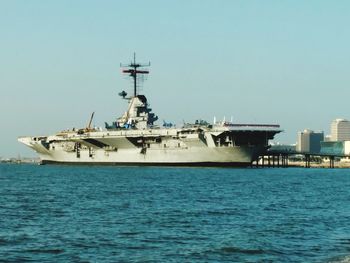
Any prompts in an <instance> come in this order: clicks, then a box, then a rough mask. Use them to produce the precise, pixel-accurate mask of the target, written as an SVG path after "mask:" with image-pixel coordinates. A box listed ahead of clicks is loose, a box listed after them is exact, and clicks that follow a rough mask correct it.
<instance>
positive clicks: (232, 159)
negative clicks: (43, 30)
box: [18, 55, 281, 167]
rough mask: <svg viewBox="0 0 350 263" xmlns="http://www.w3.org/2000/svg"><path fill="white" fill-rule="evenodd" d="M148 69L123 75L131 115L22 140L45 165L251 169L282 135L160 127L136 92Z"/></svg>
mask: <svg viewBox="0 0 350 263" xmlns="http://www.w3.org/2000/svg"><path fill="white" fill-rule="evenodd" d="M149 65H150V64H147V65H143V64H139V63H137V62H136V59H135V55H134V60H133V61H132V62H131V63H130V64H128V65H127V66H124V67H125V68H124V70H123V73H125V74H128V75H129V76H130V77H131V78H132V80H133V93H132V95H131V96H128V94H127V93H126V92H125V91H122V92H120V93H119V95H120V96H121V97H122V98H123V99H125V100H127V101H128V108H127V111H126V112H125V113H124V114H123V115H122V116H120V117H118V118H116V120H115V121H113V122H112V124H108V123H105V129H97V128H92V127H91V121H92V118H93V115H92V116H91V120H90V122H89V124H88V125H87V127H86V128H83V129H72V130H68V131H61V132H58V133H56V134H53V135H49V136H26V137H19V138H18V141H20V142H22V143H24V144H25V145H27V146H29V147H30V148H32V149H33V150H34V151H36V152H37V153H38V155H39V157H40V159H41V163H42V164H54V163H64V164H101V165H154V166H155V165H160V166H232V167H234V166H248V165H250V164H251V163H252V162H253V161H255V160H256V159H257V158H258V157H259V155H260V154H261V153H263V152H265V151H266V149H268V147H269V140H271V139H273V138H274V136H275V134H277V133H279V132H281V129H280V126H279V125H267V124H234V123H232V122H225V121H222V122H218V123H212V124H211V123H208V122H206V121H203V120H197V121H195V122H194V123H187V124H184V125H183V126H182V127H178V128H177V127H176V126H174V125H172V124H170V123H165V122H164V124H163V125H161V126H160V125H156V121H157V120H158V117H157V116H156V115H155V114H154V113H153V112H152V109H151V108H150V107H149V103H148V100H147V98H146V96H145V95H141V94H139V92H138V85H139V83H138V81H139V76H140V75H144V74H148V73H149V71H148V70H147V69H146V67H148V66H149Z"/></svg>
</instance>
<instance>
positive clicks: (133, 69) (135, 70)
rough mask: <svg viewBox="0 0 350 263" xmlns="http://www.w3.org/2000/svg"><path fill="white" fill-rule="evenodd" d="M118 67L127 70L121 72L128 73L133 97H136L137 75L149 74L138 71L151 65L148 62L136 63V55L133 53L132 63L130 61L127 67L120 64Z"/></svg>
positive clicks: (144, 71)
mask: <svg viewBox="0 0 350 263" xmlns="http://www.w3.org/2000/svg"><path fill="white" fill-rule="evenodd" d="M120 66H121V67H125V68H128V69H123V70H122V72H123V73H128V74H129V76H130V77H132V79H133V84H134V97H136V96H137V95H138V94H137V75H138V74H141V75H145V74H149V71H148V70H144V69H139V68H144V67H149V66H151V63H150V62H148V64H140V63H136V54H135V53H134V61H131V62H130V64H127V65H123V64H120ZM124 97H125V96H124Z"/></svg>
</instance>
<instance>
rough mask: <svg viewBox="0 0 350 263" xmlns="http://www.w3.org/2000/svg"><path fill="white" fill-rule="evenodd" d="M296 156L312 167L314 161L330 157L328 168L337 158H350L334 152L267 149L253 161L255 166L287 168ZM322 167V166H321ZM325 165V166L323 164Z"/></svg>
mask: <svg viewBox="0 0 350 263" xmlns="http://www.w3.org/2000/svg"><path fill="white" fill-rule="evenodd" d="M296 156H302V160H303V163H304V167H305V168H310V167H311V163H312V162H316V163H317V162H319V161H320V160H322V159H324V158H327V159H328V163H329V165H328V168H334V162H335V160H336V158H350V155H345V154H334V153H313V152H298V151H283V150H267V151H266V152H265V153H263V154H261V155H260V156H258V158H257V159H256V160H255V161H254V162H253V163H252V166H253V167H270V168H280V167H282V168H287V167H290V165H289V162H290V160H291V159H295V158H296ZM320 167H321V166H320ZM322 167H323V166H322Z"/></svg>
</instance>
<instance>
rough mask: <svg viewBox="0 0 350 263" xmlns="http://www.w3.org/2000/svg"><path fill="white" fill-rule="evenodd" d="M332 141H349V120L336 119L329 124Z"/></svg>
mask: <svg viewBox="0 0 350 263" xmlns="http://www.w3.org/2000/svg"><path fill="white" fill-rule="evenodd" d="M331 140H332V141H350V121H348V120H345V119H336V120H334V121H332V124H331Z"/></svg>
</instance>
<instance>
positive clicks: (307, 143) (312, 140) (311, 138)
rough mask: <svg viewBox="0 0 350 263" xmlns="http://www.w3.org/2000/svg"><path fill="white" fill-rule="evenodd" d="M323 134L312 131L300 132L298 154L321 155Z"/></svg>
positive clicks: (297, 146)
mask: <svg viewBox="0 0 350 263" xmlns="http://www.w3.org/2000/svg"><path fill="white" fill-rule="evenodd" d="M323 138H324V134H323V132H314V131H312V130H304V131H302V132H298V139H297V145H296V150H297V151H298V152H312V153H319V152H320V150H321V141H323Z"/></svg>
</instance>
